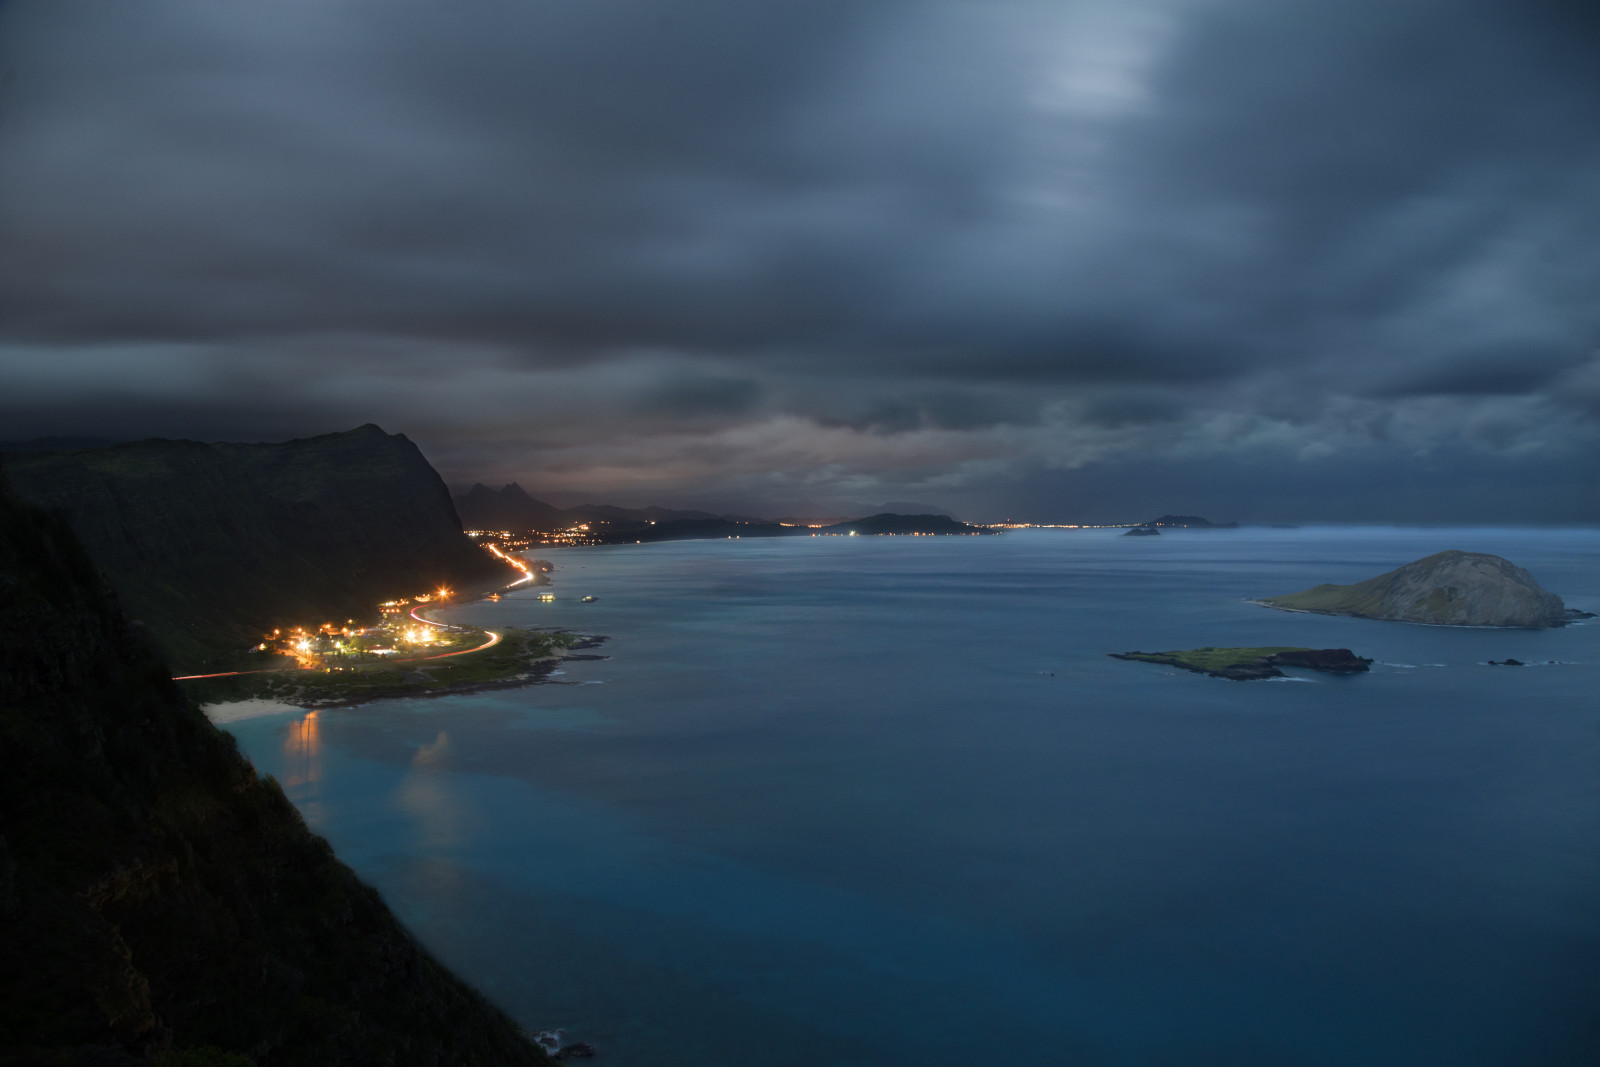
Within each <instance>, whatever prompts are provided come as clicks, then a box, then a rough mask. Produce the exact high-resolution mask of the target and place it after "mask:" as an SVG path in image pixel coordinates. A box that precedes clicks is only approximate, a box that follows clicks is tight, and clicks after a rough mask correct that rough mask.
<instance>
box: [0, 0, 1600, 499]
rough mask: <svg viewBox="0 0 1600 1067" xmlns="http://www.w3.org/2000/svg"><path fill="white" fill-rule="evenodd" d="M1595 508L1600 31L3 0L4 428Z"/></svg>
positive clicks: (1100, 4) (1597, 12)
mask: <svg viewBox="0 0 1600 1067" xmlns="http://www.w3.org/2000/svg"><path fill="white" fill-rule="evenodd" d="M366 422H376V423H378V424H379V425H381V426H382V427H383V428H384V429H386V430H388V431H390V432H399V433H404V434H406V435H407V436H408V437H410V438H411V439H412V440H414V441H416V442H417V443H418V444H419V445H420V446H421V448H422V449H423V452H424V453H425V454H426V455H427V456H428V458H429V459H430V460H431V461H432V462H433V464H434V466H435V467H437V468H438V469H439V471H440V472H441V474H442V475H443V476H444V477H445V479H446V480H447V481H448V482H450V483H451V484H452V485H458V486H465V485H470V484H471V483H472V482H474V481H483V482H486V483H488V484H491V485H499V484H502V483H504V482H508V481H512V480H515V481H517V482H519V484H521V485H522V486H523V487H524V488H526V489H528V490H529V491H530V492H533V493H535V494H536V495H541V496H543V497H544V498H546V499H549V500H551V501H553V502H556V503H568V504H570V503H576V502H578V501H580V500H593V501H602V500H603V501H607V502H614V503H622V504H630V505H634V506H639V505H645V504H660V505H664V506H680V507H705V508H710V509H712V510H721V511H734V512H737V513H740V514H765V515H781V514H804V513H808V512H809V513H815V514H848V513H850V511H851V510H853V509H860V508H867V507H875V506H877V505H878V504H880V503H882V502H885V501H895V502H909V503H916V504H925V505H929V506H936V507H939V508H942V509H945V510H949V511H951V512H952V513H954V514H956V515H958V516H959V517H962V518H967V519H971V520H974V521H989V520H998V519H1002V518H1010V519H1015V520H1020V521H1034V522H1116V521H1137V520H1140V519H1147V518H1151V517H1153V516H1154V515H1156V514H1160V513H1162V512H1173V511H1178V512H1188V513H1196V514H1201V515H1205V516H1207V517H1210V518H1212V519H1214V520H1217V521H1223V520H1229V519H1235V520H1241V521H1260V522H1299V521H1402V522H1413V521H1425V522H1584V523H1595V522H1600V8H1597V7H1596V5H1594V4H1585V3H1569V2H1565V0H1515V2H1488V0H1318V2H1305V0H1084V2H1075V0H1051V2H1026V0H1025V2H1013V0H982V2H971V3H967V2H944V0H914V2H892V0H881V2H880V0H795V2H790V0H763V2H750V0H674V2H673V3H671V4H662V3H641V2H633V0H275V2H274V3H271V4H245V3H234V2H231V0H140V2H138V3H128V2H126V0H0V440H9V441H17V440H25V439H29V438H35V437H43V436H60V437H87V438H96V439H106V440H120V439H132V438H142V437H150V436H161V437H187V438H195V439H200V440H283V439H287V438H291V437H297V436H307V435H311V434H317V433H326V432H332V431H337V430H343V429H349V428H351V427H354V426H356V425H359V424H362V423H366Z"/></svg>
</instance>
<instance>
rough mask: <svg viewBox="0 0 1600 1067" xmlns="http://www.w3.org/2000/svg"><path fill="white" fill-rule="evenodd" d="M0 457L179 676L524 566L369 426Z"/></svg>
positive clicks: (413, 458) (410, 455)
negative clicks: (402, 598) (468, 526)
mask: <svg viewBox="0 0 1600 1067" xmlns="http://www.w3.org/2000/svg"><path fill="white" fill-rule="evenodd" d="M0 461H3V463H4V470H3V474H4V478H5V480H6V481H7V482H9V483H10V485H11V488H12V490H13V492H15V494H16V495H17V496H18V497H20V498H21V499H23V500H25V501H28V502H30V503H33V504H36V505H38V506H39V507H41V508H44V509H45V510H46V511H51V512H54V513H56V514H59V515H61V516H62V517H63V518H64V519H65V520H66V521H67V523H68V525H70V526H71V528H72V530H73V532H74V533H75V534H76V535H77V537H78V539H79V541H80V542H82V544H83V546H84V548H85V550H86V551H87V552H88V553H89V556H90V558H92V559H93V560H94V561H95V563H96V565H97V566H99V568H100V569H101V570H102V571H103V572H105V574H106V575H107V577H109V578H110V579H111V583H112V585H113V586H114V587H115V588H116V591H117V593H118V595H119V597H120V598H121V602H122V604H123V606H124V608H125V609H126V611H127V612H128V614H129V617H130V618H132V619H136V620H138V621H139V623H140V624H141V625H142V626H143V627H144V628H145V629H147V630H148V631H149V632H151V633H153V634H155V635H157V637H158V642H159V644H160V645H161V648H162V650H163V652H164V653H165V654H166V655H167V657H168V658H169V660H171V662H172V664H173V666H174V667H175V668H177V669H178V670H179V671H180V672H199V671H202V670H206V669H212V670H217V669H225V668H226V667H228V666H233V665H235V664H233V663H232V662H231V660H230V653H232V652H235V651H236V650H238V649H242V648H245V647H248V646H250V645H252V644H254V643H256V642H257V641H259V640H260V636H261V632H262V631H263V630H270V629H272V628H273V627H278V626H282V627H287V626H290V625H293V624H296V623H305V622H307V621H311V620H315V621H319V622H320V621H322V620H326V619H332V620H335V621H338V622H341V623H342V622H343V621H344V620H345V619H346V618H352V617H355V618H359V617H361V616H362V615H365V614H368V613H370V612H371V611H372V610H373V606H374V605H375V604H377V603H379V602H381V601H383V600H386V599H389V598H390V597H392V596H395V595H397V594H403V593H410V592H413V591H421V590H425V589H433V588H437V587H439V586H449V587H451V588H455V589H467V588H472V587H475V586H479V587H484V586H496V585H504V584H506V583H507V582H510V581H512V580H513V579H515V578H516V577H517V576H518V575H517V572H516V571H514V570H512V569H511V568H509V567H508V566H506V565H505V564H504V563H500V562H498V561H497V560H495V559H494V557H492V556H490V555H489V554H488V553H487V552H485V551H484V550H483V549H482V548H480V547H479V546H477V545H475V544H473V543H472V542H471V540H469V539H468V538H467V537H466V536H464V535H463V534H462V532H461V523H460V520H459V519H458V518H457V517H456V514H455V509H454V508H453V507H452V505H451V502H450V493H449V490H447V489H446V488H445V485H444V482H443V481H442V480H441V479H440V478H439V475H438V473H437V472H436V471H434V469H433V467H431V466H430V465H429V464H428V461H427V460H426V459H425V458H424V457H423V455H422V453H421V452H419V451H418V450H417V446H416V445H414V444H412V443H411V441H409V440H408V439H407V438H406V437H405V436H404V435H402V434H388V433H385V432H384V431H383V430H381V429H379V428H378V427H377V426H373V425H370V424H369V425H366V426H360V427H357V428H356V429H354V430H348V431H346V432H344V433H334V434H325V435H323V436H320V437H309V438H305V439H302V440H297V441H286V442H283V443H281V444H203V443H200V442H198V441H167V440H150V441H137V442H131V443H129V444H122V445H115V446H113V447H110V448H95V449H80V450H71V451H55V452H45V451H35V452H18V453H6V454H4V456H0Z"/></svg>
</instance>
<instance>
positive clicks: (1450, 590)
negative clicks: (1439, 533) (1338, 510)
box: [1260, 551, 1584, 627]
mask: <svg viewBox="0 0 1600 1067" xmlns="http://www.w3.org/2000/svg"><path fill="white" fill-rule="evenodd" d="M1260 603H1262V604H1264V605H1266V606H1267V607H1269V608H1282V609H1284V610H1287V611H1310V612H1316V613H1318V614H1322V615H1354V616H1357V617H1359V618H1364V619H1386V620H1390V621H1393V622H1417V623H1431V624H1434V625H1440V626H1526V627H1545V626H1560V625H1562V624H1563V623H1565V622H1567V621H1568V620H1569V619H1570V618H1572V617H1575V616H1581V615H1583V614H1584V613H1582V612H1568V611H1567V609H1566V606H1565V605H1564V604H1563V603H1562V602H1561V598H1560V597H1558V596H1556V595H1555V594H1554V593H1551V592H1548V591H1546V590H1545V589H1543V588H1542V587H1541V586H1540V585H1539V583H1538V582H1537V581H1536V580H1535V579H1534V577H1533V575H1531V574H1529V573H1528V572H1527V571H1525V570H1523V569H1522V568H1521V567H1518V566H1517V565H1516V564H1514V563H1512V562H1511V561H1510V560H1506V559H1502V558H1501V557H1499V556H1491V555H1488V554H1486V553H1482V552H1458V551H1450V552H1439V553H1436V554H1434V555H1432V556H1428V557H1426V558H1424V559H1419V560H1417V561H1415V562H1414V563H1407V564H1406V565H1405V566H1404V567H1399V568H1397V569H1395V570H1392V571H1390V572H1388V573H1387V574H1380V575H1378V576H1377V577H1376V578H1369V579H1367V580H1366V581H1364V582H1357V583H1355V584H1354V585H1319V586H1316V587H1315V588H1312V589H1307V590H1306V591H1305V592H1303V593H1291V594H1289V595H1287V596H1275V597H1267V598H1266V599H1264V600H1262V601H1260Z"/></svg>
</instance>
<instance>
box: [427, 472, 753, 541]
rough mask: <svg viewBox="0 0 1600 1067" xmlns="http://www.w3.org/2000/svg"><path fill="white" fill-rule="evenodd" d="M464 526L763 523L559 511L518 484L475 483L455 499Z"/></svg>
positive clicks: (658, 512)
mask: <svg viewBox="0 0 1600 1067" xmlns="http://www.w3.org/2000/svg"><path fill="white" fill-rule="evenodd" d="M453 502H454V504H455V508H456V514H457V515H458V516H460V518H461V525H462V526H464V527H465V528H466V529H469V530H564V529H567V528H568V527H571V526H575V525H577V524H578V523H583V522H644V523H648V522H668V521H673V520H708V519H727V520H731V521H734V522H760V521H762V520H760V519H753V518H750V517H748V516H741V515H714V514H712V513H711V512H709V511H675V510H673V509H672V508H620V507H615V506H614V505H611V504H580V505H579V506H577V507H573V508H558V507H556V506H555V505H554V504H546V503H545V502H544V501H543V500H536V499H534V498H533V497H531V496H529V495H528V494H527V492H526V490H524V489H523V488H522V486H520V485H518V484H517V483H516V482H512V483H511V484H510V485H507V486H503V487H501V488H499V489H490V488H489V487H488V486H486V485H483V484H481V483H480V484H476V485H474V486H473V487H472V488H471V489H469V490H467V491H466V492H465V493H461V494H459V495H457V496H456V497H455V498H454V501H453Z"/></svg>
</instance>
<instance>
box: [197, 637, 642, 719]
mask: <svg viewBox="0 0 1600 1067" xmlns="http://www.w3.org/2000/svg"><path fill="white" fill-rule="evenodd" d="M545 632H546V633H572V631H571V630H548V631H545ZM577 636H579V637H581V638H582V640H581V641H579V642H578V643H577V644H575V645H571V646H569V647H568V648H566V649H563V650H562V651H560V652H557V653H555V654H554V655H550V656H543V657H541V658H539V659H536V660H533V661H532V662H530V663H529V664H528V669H527V670H525V671H523V672H521V673H519V674H514V675H512V676H511V677H509V678H492V679H485V680H482V681H475V682H446V683H444V684H442V685H432V686H430V685H428V683H426V682H402V683H401V684H399V685H392V686H383V687H379V686H374V687H373V688H371V689H368V690H366V691H364V692H362V693H360V694H356V695H352V696H349V697H339V698H334V699H332V700H317V699H313V698H299V697H295V698H285V699H283V700H281V701H277V703H282V704H287V705H289V706H292V707H297V708H301V709H303V710H307V711H317V710H320V709H322V708H353V707H356V706H358V705H361V704H368V703H371V702H372V701H374V700H410V699H414V698H417V697H444V696H460V695H461V694H463V693H483V692H488V691H490V690H494V689H521V688H522V687H523V686H525V685H564V684H566V683H564V682H552V681H550V680H549V678H550V675H551V674H552V673H553V672H554V671H555V669H556V668H557V667H559V666H561V664H562V663H564V662H566V661H567V660H569V659H576V660H602V659H610V658H611V657H610V656H585V655H575V653H581V652H583V651H584V650H587V649H591V648H599V647H600V646H601V645H603V644H605V643H606V642H607V641H609V640H610V638H609V637H608V636H606V635H605V634H578V635H577ZM416 673H422V672H420V671H419V672H416ZM247 699H262V698H247ZM233 703H238V701H234V702H233ZM211 706H213V707H226V706H227V704H217V705H211Z"/></svg>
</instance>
